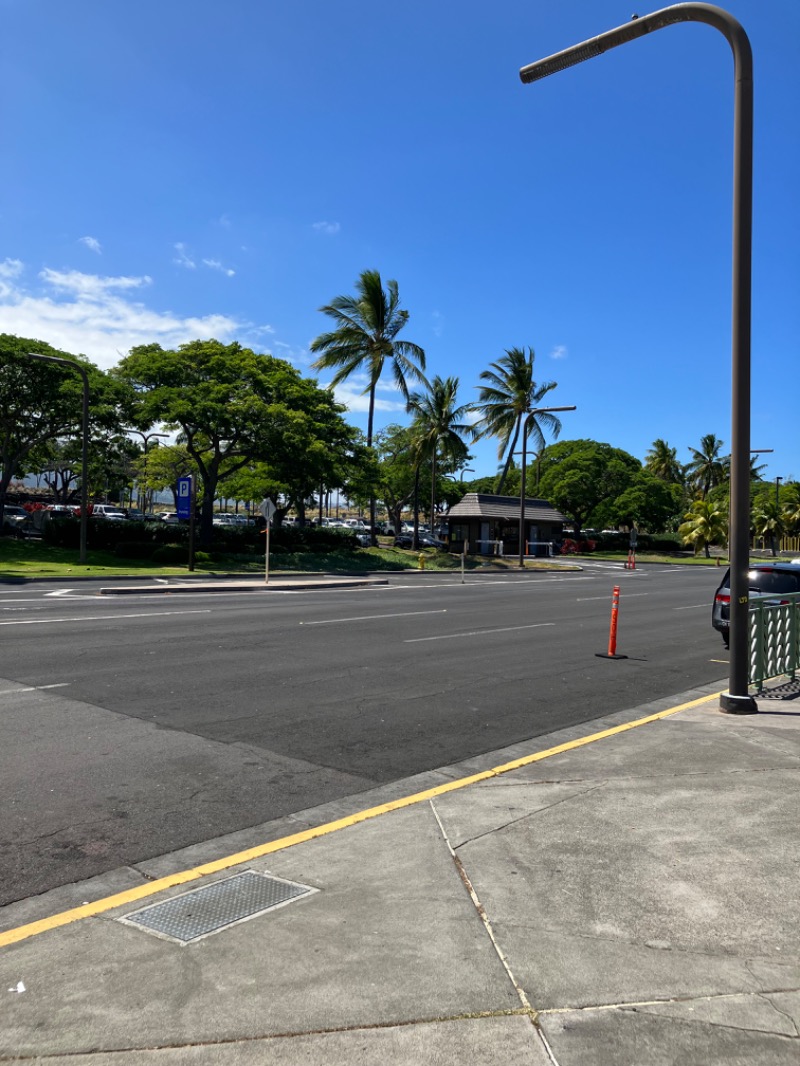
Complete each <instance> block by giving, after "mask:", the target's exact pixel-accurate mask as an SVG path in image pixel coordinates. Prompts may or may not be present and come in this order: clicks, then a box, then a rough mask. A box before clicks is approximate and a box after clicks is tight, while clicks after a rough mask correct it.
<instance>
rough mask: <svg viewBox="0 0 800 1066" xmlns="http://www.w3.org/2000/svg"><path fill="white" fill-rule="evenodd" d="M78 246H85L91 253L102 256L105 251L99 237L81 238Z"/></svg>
mask: <svg viewBox="0 0 800 1066" xmlns="http://www.w3.org/2000/svg"><path fill="white" fill-rule="evenodd" d="M78 244H85V245H86V247H87V248H88V249H89V251H91V252H96V253H97V254H98V255H102V252H103V249H102V246H101V244H100V241H98V239H97V237H81V238H79V240H78Z"/></svg>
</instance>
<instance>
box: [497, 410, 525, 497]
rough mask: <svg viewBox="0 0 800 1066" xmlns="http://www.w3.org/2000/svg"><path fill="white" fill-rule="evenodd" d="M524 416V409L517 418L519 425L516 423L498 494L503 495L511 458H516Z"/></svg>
mask: <svg viewBox="0 0 800 1066" xmlns="http://www.w3.org/2000/svg"><path fill="white" fill-rule="evenodd" d="M524 417H525V412H524V411H523V412H522V413H521V414H520V416H519V418H518V419H517V425H516V427H515V429H514V439H513V440H512V441H511V443H510V444H509V446H508V455H507V456H506V465H505V466H504V467H503V473H502V474H501V475H500V482H499V484H498V486H497V495H498V496H502V495H503V486H504V485H505V483H506V478H507V477H508V471H509V470H510V468H511V460H512V459H513V458H514V449H515V448H516V446H517V440H518V439H519V430H520V424H521V422H522V419H523V418H524Z"/></svg>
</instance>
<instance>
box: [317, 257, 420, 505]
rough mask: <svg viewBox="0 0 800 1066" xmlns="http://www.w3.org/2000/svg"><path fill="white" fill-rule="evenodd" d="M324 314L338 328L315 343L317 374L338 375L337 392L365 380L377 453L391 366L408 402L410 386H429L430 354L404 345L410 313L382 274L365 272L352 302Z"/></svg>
mask: <svg viewBox="0 0 800 1066" xmlns="http://www.w3.org/2000/svg"><path fill="white" fill-rule="evenodd" d="M320 311H321V312H322V313H323V314H325V315H327V316H328V317H329V318H331V319H332V320H333V322H334V325H335V328H334V329H333V330H331V331H329V332H327V333H321V334H320V335H319V336H318V337H316V338H315V339H314V340H313V341H312V342H311V346H310V347H311V351H312V352H315V353H319V358H318V359H317V360H316V362H315V363H313V364H312V366H313V367H314V369H315V370H333V371H334V375H333V378H332V380H331V386H332V387H336V386H337V385H339V384H341V382H343V381H345V380H346V379H347V378H349V377H351V376H352V375H353V374H357V373H361V374H365V375H366V378H367V387H366V388H365V389H364V393H365V395H368V396H369V411H368V414H367V447H368V448H371V447H372V438H373V428H374V420H375V394H376V391H377V388H378V382H379V381H380V378H381V375H382V374H383V371H384V369H385V366H386V363H387V361H388V362H389V364H390V366H391V371H392V374H393V376H394V380H395V384H396V385H397V387H398V389H399V390H400V392H401V394H402V395H403V397H404V399H405V400H406V401H407V400H408V396H409V387H408V385H409V381H417V382H421V383H422V384H427V382H426V380H425V375H424V373H423V371H424V370H425V352H424V351H423V349H422V348H420V346H419V345H418V344H414V343H412V342H411V341H407V340H401V339H399V337H398V334H399V333H400V331H401V330H402V329H403V328H404V327H405V326H406V324H407V322H408V317H409V313H408V311H406V310H404V309H402V308H401V307H400V296H399V292H398V288H397V282H396V281H391V280H390V281H387V282H386V288H385V289H384V287H383V282H382V281H381V276H380V273H379V272H378V271H377V270H365V271H363V272H362V273H361V275H360V276H359V278H358V280H357V281H356V292H355V295H353V296H336V297H334V299H333V300H331V302H330V303H329V304H325V306H324V307H321V308H320ZM370 519H371V523H372V525H374V524H375V500H374V498H372V499H371V500H370Z"/></svg>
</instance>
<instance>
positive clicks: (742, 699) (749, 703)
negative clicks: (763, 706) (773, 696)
mask: <svg viewBox="0 0 800 1066" xmlns="http://www.w3.org/2000/svg"><path fill="white" fill-rule="evenodd" d="M719 709H720V710H721V711H722V713H723V714H758V704H757V703H756V701H755V700H754V699H753V697H752V696H731V694H730V692H722V693H720V697H719Z"/></svg>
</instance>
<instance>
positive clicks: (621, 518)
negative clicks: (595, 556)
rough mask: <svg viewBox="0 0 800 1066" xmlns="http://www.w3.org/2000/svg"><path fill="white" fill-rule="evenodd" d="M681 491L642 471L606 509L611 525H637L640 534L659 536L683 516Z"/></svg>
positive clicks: (675, 485) (679, 487) (648, 472)
mask: <svg viewBox="0 0 800 1066" xmlns="http://www.w3.org/2000/svg"><path fill="white" fill-rule="evenodd" d="M682 503H683V489H682V487H681V486H680V485H677V484H674V483H669V482H667V481H665V480H663V479H662V478H660V477H657V476H656V475H654V474H652V473H650V471H648V470H642V471H640V472H639V473H638V474H635V475H634V477H633V480H632V481H631V484H630V485H629V486H628V488H626V489H625V490H624V491H623V492H622V493H620V495H619V496H617V498H616V499H615V500H614V502H613V503H612V504H611V506H610V508H609V514H610V521H612V522H613V523H614V525H626V526H636V528H637V529H638V530H640V531H642V530H646V531H648V532H650V533H660V532H662V531H663V530H665V529H666V528H667V526H668V525H669V524H670V521H671V520H672V519H674V517H675V516H676V515H678V514H682V510H681V505H682Z"/></svg>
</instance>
